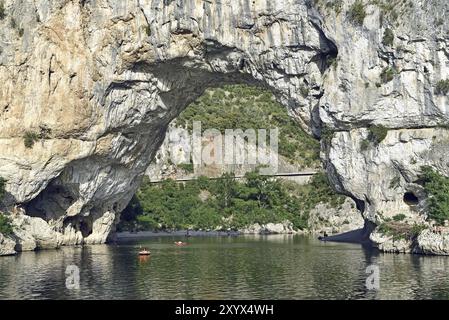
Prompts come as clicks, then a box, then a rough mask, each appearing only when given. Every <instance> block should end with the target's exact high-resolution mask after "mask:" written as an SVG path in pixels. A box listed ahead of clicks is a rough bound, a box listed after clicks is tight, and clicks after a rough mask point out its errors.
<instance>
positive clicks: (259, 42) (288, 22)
mask: <svg viewBox="0 0 449 320" xmlns="http://www.w3.org/2000/svg"><path fill="white" fill-rule="evenodd" d="M177 2H178V1H173V2H171V3H166V2H162V1H161V2H159V1H146V2H145V1H144V3H142V1H140V2H138V1H137V2H136V3H134V2H131V3H130V2H128V3H127V4H122V2H119V1H118V2H117V3H116V6H115V7H109V8H104V7H102V3H103V1H87V2H86V1H85V2H82V3H76V2H75V3H64V5H63V6H62V8H60V9H56V8H53V7H48V8H47V9H48V11H46V12H44V10H39V9H41V8H38V14H39V15H41V19H40V20H41V21H42V23H35V25H32V26H31V28H30V29H29V30H25V37H27V38H28V39H30V40H32V43H31V45H30V47H29V48H27V49H28V50H27V52H26V53H27V54H26V57H27V59H28V61H29V62H31V61H37V60H39V62H40V63H41V65H40V66H39V67H41V68H39V67H38V68H37V70H35V71H29V70H28V71H27V70H20V71H23V73H25V74H26V75H27V76H28V77H29V78H32V79H36V77H39V75H38V73H42V72H44V73H46V75H45V76H42V78H45V79H46V80H47V81H46V82H44V83H42V88H39V89H40V90H38V92H35V93H33V97H34V98H36V99H38V98H39V97H38V95H39V94H42V95H43V94H44V92H45V95H46V96H49V98H48V100H46V101H40V103H39V104H38V108H39V109H38V110H39V111H38V112H39V114H41V115H43V113H44V112H45V113H47V114H49V113H56V114H55V115H53V116H55V118H56V119H55V120H62V121H61V122H62V123H66V124H69V125H68V126H67V127H62V126H58V125H55V123H50V121H49V119H46V118H45V117H42V116H41V117H40V118H39V117H38V119H35V120H37V121H32V120H31V119H29V118H28V115H27V111H26V110H23V111H22V114H21V115H22V117H24V118H25V126H26V127H27V129H28V130H31V131H35V132H37V133H39V130H40V129H39V128H41V127H42V126H43V125H45V126H46V127H49V128H51V133H50V134H49V136H46V137H43V139H42V141H39V142H36V143H35V145H34V146H33V148H32V149H31V150H20V152H21V153H23V154H24V156H25V158H26V160H27V162H28V161H29V162H31V161H33V160H35V159H33V158H34V156H35V155H34V153H37V154H39V155H40V156H41V154H42V153H43V152H44V150H46V151H47V152H48V155H47V157H45V158H44V157H42V158H44V159H39V160H38V161H35V162H36V163H38V164H39V165H38V167H37V168H34V167H32V168H31V170H26V171H27V174H30V175H34V176H33V178H32V179H29V181H27V182H26V183H25V184H26V186H24V185H21V184H19V183H18V184H13V185H12V188H11V193H12V194H13V195H14V198H15V199H14V202H18V203H21V204H23V205H24V208H25V209H26V211H27V214H28V215H30V216H34V217H40V218H43V219H44V220H46V221H49V223H50V224H51V225H52V226H53V228H54V230H56V231H58V232H59V233H61V239H62V240H61V241H62V242H63V243H70V242H73V241H75V242H78V241H79V239H80V238H81V237H78V236H77V237H73V236H72V235H73V232H75V233H78V232H81V231H83V232H82V236H83V237H82V238H84V241H86V242H87V243H97V242H104V241H105V239H106V238H105V237H106V236H107V234H108V233H109V231H110V230H111V228H112V227H113V222H114V221H113V220H114V219H112V221H111V217H112V218H113V217H114V215H115V217H117V213H119V212H120V211H121V210H122V209H123V208H124V207H125V206H126V204H127V203H128V201H129V199H130V198H131V196H132V194H133V192H134V191H135V189H136V188H137V186H138V184H139V180H140V176H141V175H142V174H143V173H144V171H145V169H146V168H147V166H148V164H149V162H150V161H151V158H152V157H153V156H154V154H155V152H156V151H157V149H158V147H159V145H160V144H161V143H162V141H163V138H164V134H165V131H166V129H167V125H168V124H169V122H170V121H171V120H173V119H174V118H175V117H176V116H177V115H178V114H179V113H180V112H181V111H182V110H183V108H185V107H186V106H187V105H188V104H189V103H190V102H192V101H194V100H195V99H196V98H197V97H199V96H200V95H201V94H202V93H203V92H204V90H205V89H206V88H207V87H209V86H214V85H219V84H223V83H236V82H245V83H250V84H257V85H262V86H265V87H268V88H270V89H271V90H272V91H273V92H274V93H275V94H276V96H277V98H278V99H279V101H280V102H281V103H282V104H283V105H285V106H286V107H287V108H289V111H290V113H291V115H292V116H295V117H296V118H297V119H298V120H299V121H300V122H301V123H302V125H303V127H304V128H305V129H306V130H308V131H309V132H312V131H313V130H318V127H317V123H314V122H313V121H312V113H313V112H312V111H313V110H314V108H316V107H317V102H318V99H319V97H320V96H321V95H322V88H321V82H322V79H321V78H322V75H323V73H324V72H325V70H326V68H327V67H328V63H327V61H328V60H329V59H330V58H332V57H335V56H336V54H337V52H336V47H335V45H334V44H333V43H332V42H331V41H330V40H329V39H327V38H326V37H325V35H324V33H323V32H322V31H321V30H320V29H319V28H318V27H317V26H316V23H317V22H315V21H314V19H315V18H314V17H313V16H311V15H310V11H309V9H308V7H307V5H306V3H305V2H303V1H288V3H285V4H283V5H282V6H279V4H273V3H272V1H268V0H267V1H260V2H258V3H257V4H255V5H254V4H250V2H249V1H243V2H239V3H235V2H234V1H233V2H232V5H231V1H223V2H219V1H217V2H216V3H209V2H203V3H201V4H199V3H197V1H186V2H184V3H183V6H178V5H177ZM280 9H282V10H280ZM21 10H26V9H25V8H21ZM69 17H70V18H69ZM61 20H62V21H66V24H61V23H59V22H58V21H61ZM68 20H70V21H68ZM94 26H95V27H96V29H95V31H94V32H93V33H89V32H88V31H87V30H89V28H92V27H94ZM62 35H64V36H62ZM42 56H44V57H45V58H42ZM77 61H83V65H80V64H78V63H77ZM46 64H48V65H49V68H47V70H45V71H43V68H44V66H45V65H46ZM39 69H40V70H39ZM27 85H28V86H32V84H31V83H27ZM303 87H304V88H307V89H306V90H307V91H308V92H309V93H308V94H307V95H304V94H301V92H304V91H305V90H304V89H302V88H303ZM29 89H30V88H25V90H29ZM25 94H32V93H31V92H29V91H27V92H26V93H25ZM58 94H63V97H64V99H60V100H59V99H58V100H59V103H63V104H64V108H61V110H55V108H54V102H53V100H54V99H57V96H58ZM76 95H78V97H76ZM87 96H89V98H88V99H87ZM12 98H13V100H14V97H12ZM59 98H61V97H59ZM22 102H23V101H22ZM67 104H69V105H70V106H69V107H67ZM86 109H87V110H86ZM85 110H86V111H85ZM315 110H316V109H315ZM83 111H85V112H87V113H88V115H87V116H86V117H87V118H89V119H86V118H81V119H80V115H79V113H80V112H81V113H82V112H83ZM68 117H73V118H72V119H67V118H68ZM75 122H77V123H75ZM87 122H89V123H87ZM72 139H73V140H75V141H74V142H72ZM59 142H60V143H59ZM17 143H19V142H18V141H17ZM56 144H58V146H56ZM67 144H72V146H71V148H72V150H67V149H66V148H67ZM74 144H76V145H77V146H76V147H75V146H74ZM73 148H79V150H78V151H77V152H73ZM22 149H23V148H22ZM64 152H65V154H64V155H62V153H64ZM19 172H24V170H20V169H19ZM8 178H9V180H10V181H14V180H17V178H14V177H12V176H11V175H10V176H9V177H8ZM22 178H23V175H22ZM14 188H15V189H14ZM105 213H106V214H107V217H109V218H108V219H104V217H103V216H104V214H105ZM110 213H113V214H110ZM75 217H89V219H88V220H93V223H85V224H83V226H84V227H83V230H80V225H81V224H82V223H81V222H82V220H83V218H78V219H75ZM75 221H76V223H75ZM87 225H89V227H86V226H87ZM86 230H88V231H86ZM66 235H69V236H66ZM86 235H87V237H86ZM74 239H76V240H74Z"/></svg>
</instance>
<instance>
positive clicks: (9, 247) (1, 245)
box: [0, 233, 16, 256]
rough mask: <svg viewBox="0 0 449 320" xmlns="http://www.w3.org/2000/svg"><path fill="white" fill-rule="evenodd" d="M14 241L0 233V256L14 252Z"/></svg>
mask: <svg viewBox="0 0 449 320" xmlns="http://www.w3.org/2000/svg"><path fill="white" fill-rule="evenodd" d="M15 246H16V242H15V241H14V240H12V239H11V238H8V237H5V236H4V235H3V234H1V233H0V256H11V255H14V254H16V250H14V247H15Z"/></svg>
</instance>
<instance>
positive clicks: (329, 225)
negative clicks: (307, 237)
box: [309, 198, 364, 235]
mask: <svg viewBox="0 0 449 320" xmlns="http://www.w3.org/2000/svg"><path fill="white" fill-rule="evenodd" d="M309 217H310V218H309V231H310V232H313V233H324V232H325V233H327V234H329V235H331V234H337V233H344V232H349V231H352V230H357V229H362V228H363V226H364V220H363V218H362V215H361V214H360V211H359V210H357V208H356V204H355V203H354V201H353V200H352V199H350V198H348V199H346V201H345V202H344V203H343V205H342V206H341V207H338V208H331V207H329V205H327V204H324V203H320V204H318V205H317V206H316V207H315V208H314V209H312V210H311V211H310V214H309Z"/></svg>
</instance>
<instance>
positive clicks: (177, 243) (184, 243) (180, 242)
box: [175, 241, 187, 247]
mask: <svg viewBox="0 0 449 320" xmlns="http://www.w3.org/2000/svg"><path fill="white" fill-rule="evenodd" d="M175 245H177V246H178V247H180V246H185V245H187V242H182V241H175Z"/></svg>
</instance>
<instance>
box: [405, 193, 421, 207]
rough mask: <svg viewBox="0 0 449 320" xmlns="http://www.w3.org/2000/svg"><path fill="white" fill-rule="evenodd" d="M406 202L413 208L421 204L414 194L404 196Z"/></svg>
mask: <svg viewBox="0 0 449 320" xmlns="http://www.w3.org/2000/svg"><path fill="white" fill-rule="evenodd" d="M404 202H405V203H406V204H407V205H409V206H411V207H413V206H417V205H418V204H419V198H418V197H417V196H416V195H415V194H414V193H413V192H406V193H405V194H404Z"/></svg>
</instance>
